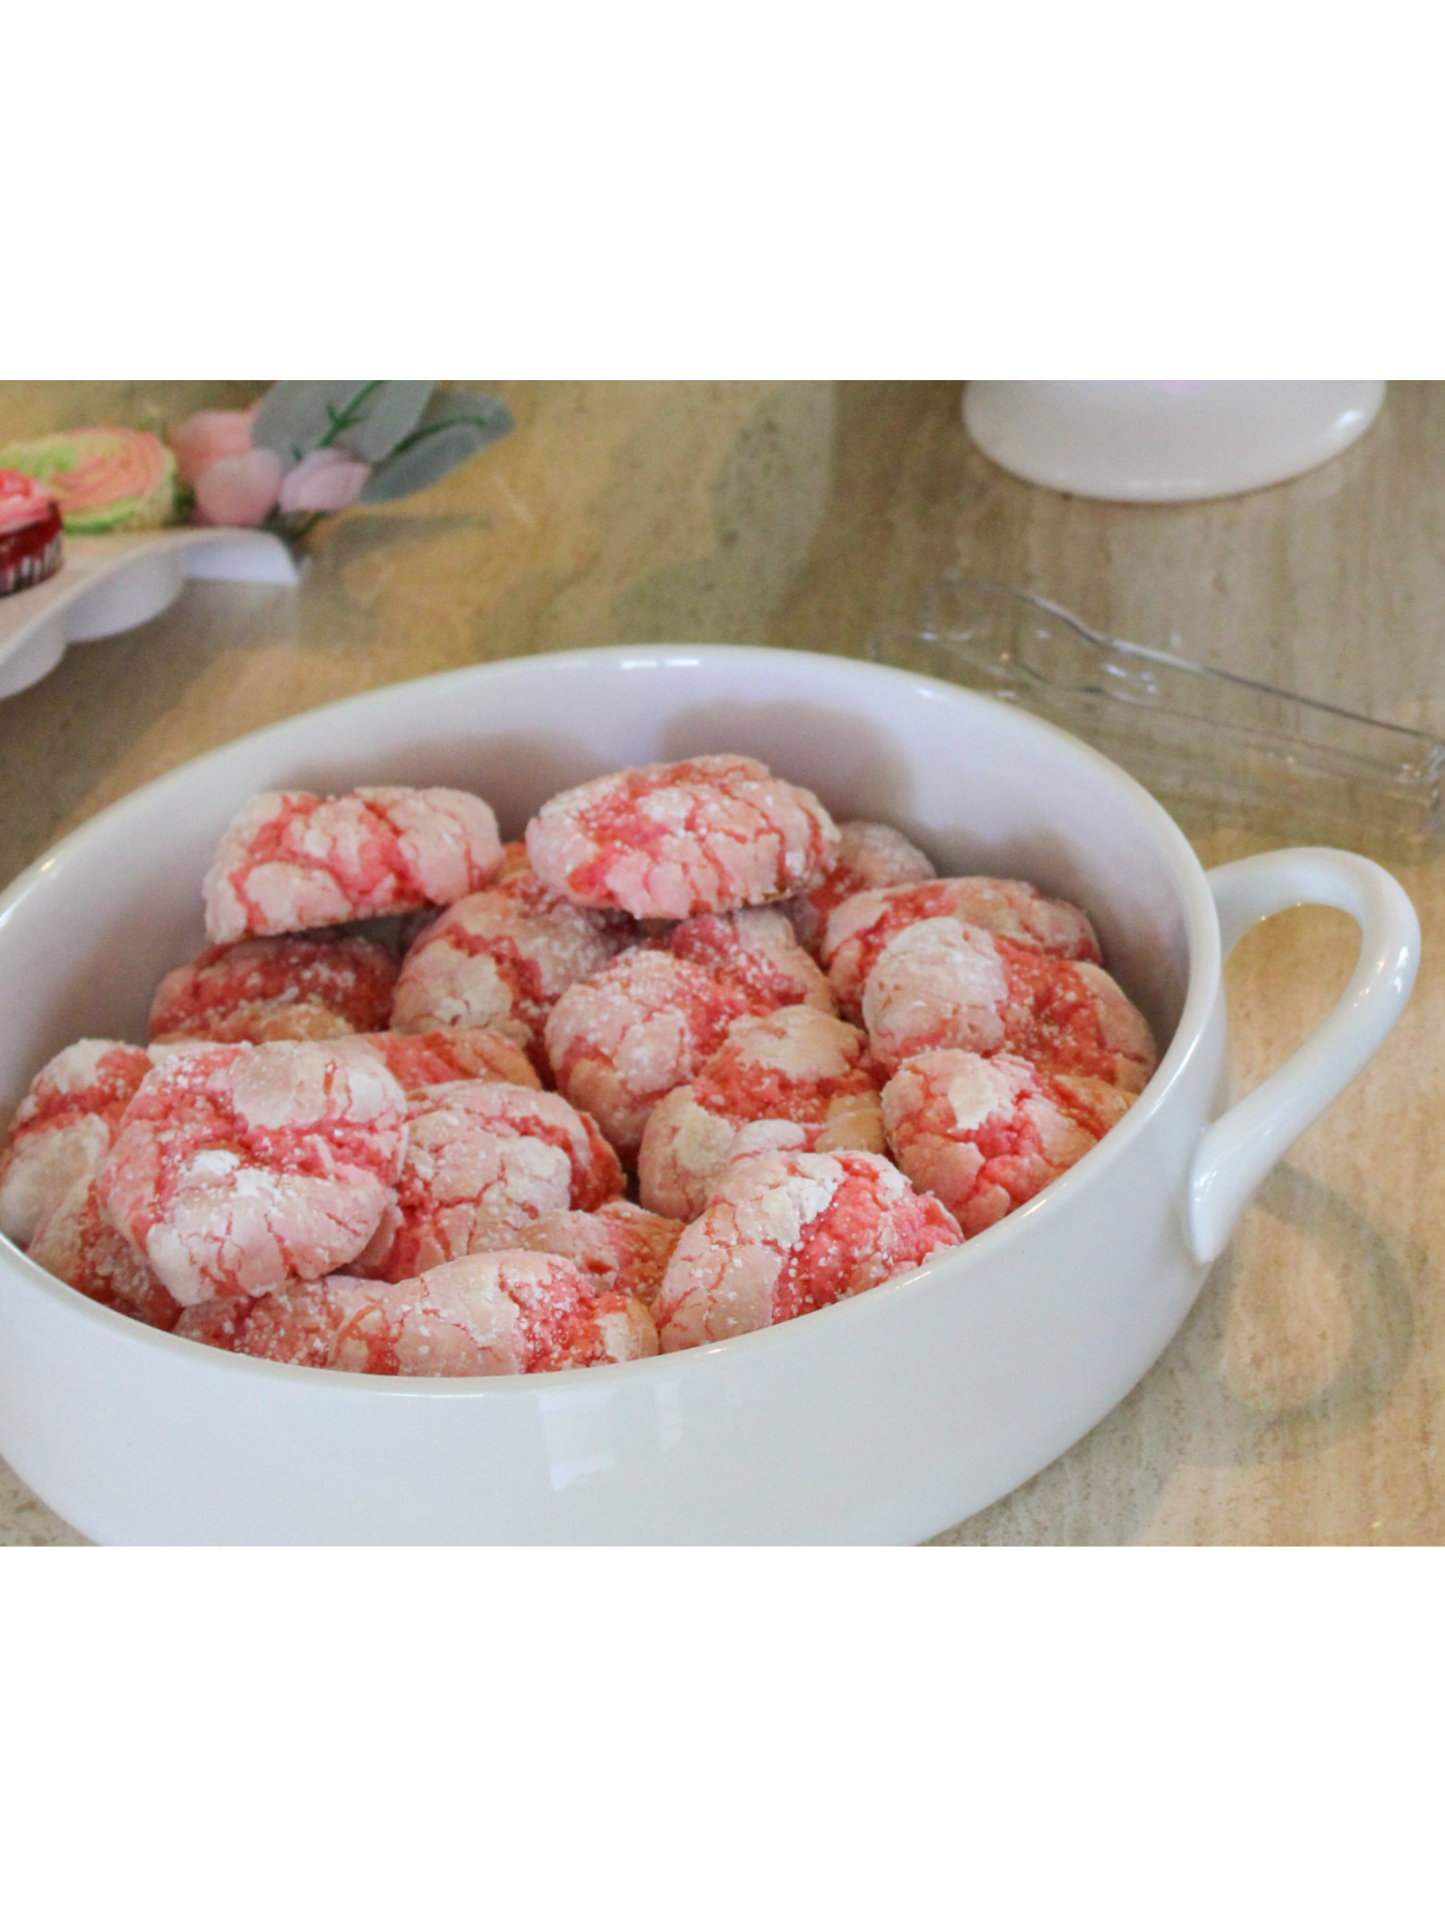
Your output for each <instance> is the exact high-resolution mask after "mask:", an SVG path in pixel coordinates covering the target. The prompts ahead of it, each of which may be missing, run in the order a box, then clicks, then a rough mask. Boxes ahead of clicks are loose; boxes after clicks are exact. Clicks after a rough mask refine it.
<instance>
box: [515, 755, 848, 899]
mask: <svg viewBox="0 0 1445 1927" xmlns="http://www.w3.org/2000/svg"><path fill="white" fill-rule="evenodd" d="M837 849H838V831H837V827H836V825H835V824H834V822H833V820H832V818H831V817H830V816H829V815H828V812H827V811H826V810H825V809H824V808H823V805H822V804H821V803H820V802H819V801H818V799H817V797H816V796H814V795H813V793H812V792H811V791H810V790H805V789H800V788H799V787H798V786H797V785H796V784H794V783H788V782H785V781H784V780H783V779H782V778H781V777H775V776H773V775H772V774H771V773H770V772H769V770H768V768H767V765H766V764H764V763H760V762H758V761H757V760H756V759H755V758H754V757H751V756H696V757H692V758H689V759H687V760H685V761H682V762H676V763H649V764H646V765H644V766H643V767H641V768H637V769H626V770H619V771H617V772H616V773H615V774H613V775H610V776H600V777H598V778H596V779H595V780H594V781H593V782H590V783H583V784H581V785H579V786H578V787H577V788H576V789H571V790H564V791H563V792H562V794H561V795H560V796H554V797H553V798H552V799H551V800H550V801H549V802H547V803H544V804H543V806H542V808H541V810H540V811H539V812H538V813H537V815H536V816H534V817H533V819H532V821H531V822H530V823H529V824H528V825H527V853H528V855H529V856H530V858H531V860H532V866H533V868H534V869H535V870H536V872H537V874H538V875H539V876H541V877H543V878H544V879H545V880H546V881H547V882H548V883H550V884H551V885H552V887H553V888H554V889H557V890H560V891H562V892H563V894H564V895H566V896H569V897H571V898H572V899H573V900H574V901H575V902H577V903H584V904H591V905H593V906H595V907H598V908H611V909H620V910H626V911H628V912H629V913H630V914H631V915H632V916H634V917H693V916H698V915H700V914H701V913H703V912H705V911H709V910H740V909H743V908H744V907H746V906H747V905H749V904H759V903H769V902H772V901H774V900H775V899H777V898H779V897H788V896H792V895H794V894H795V893H796V892H798V891H799V890H810V889H812V888H813V887H814V886H815V885H816V884H818V883H821V882H822V880H823V878H824V876H826V874H827V872H828V871H829V869H831V867H832V865H833V862H834V859H835V858H836V855H837Z"/></svg>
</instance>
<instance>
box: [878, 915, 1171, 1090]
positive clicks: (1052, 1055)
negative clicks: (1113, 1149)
mask: <svg viewBox="0 0 1445 1927" xmlns="http://www.w3.org/2000/svg"><path fill="white" fill-rule="evenodd" d="M863 1021H864V1025H865V1027H866V1029H867V1032H868V1038H869V1042H870V1043H871V1044H872V1046H873V1054H874V1056H875V1057H876V1058H877V1059H878V1061H879V1063H880V1064H882V1065H883V1066H884V1068H885V1069H886V1070H887V1071H888V1072H889V1073H890V1074H891V1073H892V1072H894V1071H896V1070H897V1069H898V1068H899V1067H900V1065H902V1064H903V1063H904V1062H906V1060H907V1059H908V1058H910V1057H916V1056H918V1055H919V1053H920V1052H923V1051H930V1050H970V1051H976V1052H978V1053H979V1055H980V1056H984V1057H991V1056H993V1055H995V1054H996V1053H997V1052H998V1051H1001V1050H1007V1051H1011V1052H1012V1053H1013V1054H1014V1055H1015V1056H1018V1057H1023V1058H1026V1059H1027V1060H1028V1061H1029V1062H1030V1063H1032V1064H1035V1065H1037V1066H1038V1068H1039V1069H1040V1070H1043V1071H1047V1072H1051V1073H1060V1072H1062V1073H1065V1074H1068V1075H1072V1076H1078V1077H1099V1078H1102V1079H1104V1081H1105V1082H1106V1083H1110V1084H1115V1085H1117V1086H1118V1087H1119V1089H1120V1090H1126V1091H1134V1092H1137V1091H1141V1090H1143V1088H1144V1086H1145V1084H1146V1083H1147V1082H1148V1080H1149V1078H1150V1076H1151V1075H1152V1074H1153V1071H1154V1067H1155V1065H1156V1063H1157V1062H1158V1055H1157V1052H1156V1050H1155V1046H1154V1039H1153V1037H1152V1036H1151V1034H1150V1031H1149V1026H1148V1024H1147V1023H1146V1022H1145V1021H1144V1018H1143V1016H1142V1015H1141V1014H1140V1012H1139V1011H1137V1010H1136V1009H1135V1008H1134V1006H1133V1004H1131V1003H1130V1002H1129V999H1128V998H1127V997H1126V996H1125V995H1124V993H1123V991H1122V990H1121V989H1120V988H1119V986H1118V985H1117V984H1116V983H1115V982H1114V980H1113V978H1112V977H1110V976H1109V975H1108V974H1107V972H1105V971H1103V970H1101V969H1100V968H1099V967H1098V965H1097V964H1090V963H1073V962H1071V961H1069V959H1067V958H1065V957H1051V956H1047V955H1046V954H1045V953H1044V952H1043V951H1040V950H1032V949H1028V948H1026V947H1025V946H1024V945H1022V944H1017V943H1011V942H1010V941H1009V939H1008V938H1007V937H999V936H995V935H994V934H993V933H992V932H991V931H988V930H981V929H978V928H977V927H976V926H974V925H972V924H966V923H957V922H955V921H954V919H953V918H952V917H931V918H928V919H927V920H925V921H924V922H922V923H914V924H910V925H908V927H907V928H906V929H903V930H901V931H899V933H898V935H897V936H896V937H893V938H892V939H890V941H889V942H888V943H887V944H885V945H884V948H883V951H882V954H881V955H880V956H879V958H878V961H877V963H875V964H874V966H873V968H872V970H871V971H870V972H869V975H868V985H867V988H866V990H865V991H864V993H863Z"/></svg>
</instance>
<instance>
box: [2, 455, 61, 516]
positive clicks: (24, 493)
mask: <svg viewBox="0 0 1445 1927" xmlns="http://www.w3.org/2000/svg"><path fill="white" fill-rule="evenodd" d="M50 507H51V498H50V496H49V495H48V494H47V493H46V492H45V490H44V489H43V488H42V487H41V486H40V484H39V482H36V481H32V479H31V478H30V476H28V475H22V474H20V472H19V471H18V470H17V469H13V468H0V529H23V528H28V527H29V525H30V524H31V523H32V522H43V521H44V520H45V518H46V516H47V515H49V513H50Z"/></svg>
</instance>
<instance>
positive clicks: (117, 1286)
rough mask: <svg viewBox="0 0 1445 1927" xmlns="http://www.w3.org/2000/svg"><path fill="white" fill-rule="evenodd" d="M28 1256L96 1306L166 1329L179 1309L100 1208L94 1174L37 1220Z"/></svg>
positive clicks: (171, 1323) (144, 1262)
mask: <svg viewBox="0 0 1445 1927" xmlns="http://www.w3.org/2000/svg"><path fill="white" fill-rule="evenodd" d="M30 1256H31V1257H32V1258H33V1259H34V1260H35V1262H36V1264H37V1265H39V1266H40V1267H41V1269H42V1270H43V1271H48V1272H49V1273H50V1275H51V1276H52V1277H53V1278H59V1279H61V1280H62V1281H63V1282H64V1283H65V1284H67V1285H73V1286H74V1287H75V1289H76V1290H77V1291H80V1292H84V1294H85V1296H86V1297H87V1298H93V1299H94V1300H95V1301H96V1303H97V1304H98V1305H108V1306H109V1307H110V1309H111V1310H112V1311H120V1312H124V1313H125V1315H126V1316H127V1317H128V1318H138V1319H139V1320H140V1322H141V1323H142V1324H143V1325H156V1326H158V1327H159V1328H160V1330H161V1331H170V1329H171V1328H172V1326H173V1325H174V1324H175V1322H176V1320H177V1319H178V1318H179V1317H180V1315H181V1308H180V1306H179V1304H178V1303H177V1302H176V1300H175V1299H174V1298H172V1296H171V1294H170V1293H169V1292H168V1291H167V1290H166V1288H165V1286H164V1285H163V1284H162V1283H161V1281H160V1279H159V1278H157V1276H156V1275H155V1273H154V1271H152V1270H151V1268H150V1266H149V1265H148V1264H147V1263H146V1261H145V1259H144V1258H143V1257H142V1256H141V1254H140V1253H139V1252H138V1251H137V1250H136V1248H135V1246H134V1245H132V1244H131V1243H130V1242H129V1241H128V1240H127V1239H125V1238H123V1237H122V1236H121V1235H120V1233H119V1232H118V1231H117V1230H116V1228H115V1226H114V1225H113V1224H112V1223H111V1221H110V1219H109V1218H108V1217H107V1216H106V1214H105V1212H104V1211H103V1210H102V1209H101V1205H100V1194H99V1191H98V1188H97V1186H96V1182H95V1179H94V1178H93V1177H88V1178H81V1179H79V1180H78V1181H77V1182H76V1183H75V1184H73V1185H72V1186H71V1187H70V1189H69V1190H68V1191H67V1192H66V1194H65V1196H64V1197H63V1198H62V1199H61V1200H60V1202H59V1204H57V1205H56V1207H55V1209H54V1210H53V1211H50V1212H48V1213H47V1214H46V1216H45V1217H44V1218H42V1220H41V1222H40V1225H39V1228H38V1229H37V1231H36V1233H35V1241H34V1243H33V1244H32V1245H31V1247H30Z"/></svg>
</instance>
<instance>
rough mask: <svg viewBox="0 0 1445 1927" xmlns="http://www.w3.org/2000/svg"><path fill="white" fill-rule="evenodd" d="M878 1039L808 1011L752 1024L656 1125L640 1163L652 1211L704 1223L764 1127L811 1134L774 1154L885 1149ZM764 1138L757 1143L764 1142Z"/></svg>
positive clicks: (663, 1106)
mask: <svg viewBox="0 0 1445 1927" xmlns="http://www.w3.org/2000/svg"><path fill="white" fill-rule="evenodd" d="M881 1081H882V1080H881V1078H880V1076H879V1074H878V1071H877V1068H876V1066H875V1065H874V1063H873V1060H872V1057H871V1055H870V1053H869V1049H868V1040H867V1038H866V1037H865V1036H864V1035H863V1033H862V1031H860V1030H857V1029H855V1028H854V1026H853V1025H852V1024H845V1023H842V1022H840V1021H839V1019H838V1018H836V1017H827V1016H825V1015H824V1014H823V1013H822V1011H819V1010H813V1009H810V1008H809V1006H808V1005H806V1004H794V1005H793V1006H792V1007H791V1008H790V1009H787V1010H779V1011H774V1012H773V1013H772V1014H771V1015H770V1016H767V1017H742V1018H739V1019H738V1021H737V1022H736V1023H735V1024H734V1025H733V1027H732V1029H731V1030H730V1031H729V1032H728V1035H727V1041H726V1042H725V1043H724V1044H723V1046H722V1048H721V1049H720V1050H718V1051H717V1052H715V1053H714V1055H713V1056H712V1057H710V1058H709V1059H708V1061H707V1063H706V1064H705V1065H704V1066H703V1067H702V1069H701V1071H700V1072H699V1073H698V1075H697V1076H696V1077H695V1078H694V1079H693V1080H692V1082H691V1083H689V1084H684V1085H682V1086H680V1087H679V1088H678V1089H677V1090H675V1091H669V1093H668V1094H667V1096H666V1097H664V1098H663V1099H662V1101H661V1103H660V1104H659V1105H658V1106H657V1108H656V1110H654V1111H653V1113H652V1115H651V1117H650V1118H649V1119H648V1120H647V1129H646V1130H645V1131H644V1133H643V1136H642V1149H641V1151H640V1153H639V1154H638V1160H637V1173H638V1178H639V1180H640V1184H641V1191H640V1195H641V1198H642V1202H643V1203H644V1205H646V1206H647V1208H648V1209H649V1210H650V1211H658V1212H662V1213H664V1214H665V1215H666V1216H668V1217H672V1218H695V1217H697V1215H698V1214H699V1212H700V1211H701V1210H702V1209H703V1206H704V1205H705V1204H706V1202H707V1197H708V1193H709V1191H710V1190H711V1188H712V1186H713V1184H714V1183H715V1182H716V1180H717V1178H718V1177H719V1176H720V1175H721V1172H722V1169H723V1166H724V1165H725V1164H727V1162H728V1160H729V1159H730V1158H731V1157H732V1156H733V1155H734V1153H735V1150H736V1148H737V1139H738V1134H739V1132H740V1131H741V1130H743V1129H744V1128H745V1127H748V1126H751V1125H754V1124H755V1123H756V1122H757V1121H758V1120H763V1119H767V1120H778V1121H783V1120H786V1121H788V1122H790V1123H792V1124H795V1125H797V1126H799V1127H801V1128H800V1129H799V1130H797V1131H796V1132H791V1131H790V1132H788V1133H787V1134H786V1142H785V1144H778V1143H777V1142H776V1139H775V1138H770V1139H769V1140H768V1141H769V1142H770V1144H771V1145H772V1147H773V1148H777V1149H782V1148H787V1149H798V1150H805V1151H839V1150H849V1151H872V1152H881V1151H882V1150H883V1121H882V1113H881V1111H880V1108H879V1102H878V1087H879V1084H880V1082H881ZM759 1141H760V1140H759V1137H758V1134H757V1132H756V1131H754V1132H753V1133H752V1135H751V1137H750V1140H749V1142H750V1144H756V1143H758V1142H759Z"/></svg>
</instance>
